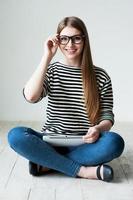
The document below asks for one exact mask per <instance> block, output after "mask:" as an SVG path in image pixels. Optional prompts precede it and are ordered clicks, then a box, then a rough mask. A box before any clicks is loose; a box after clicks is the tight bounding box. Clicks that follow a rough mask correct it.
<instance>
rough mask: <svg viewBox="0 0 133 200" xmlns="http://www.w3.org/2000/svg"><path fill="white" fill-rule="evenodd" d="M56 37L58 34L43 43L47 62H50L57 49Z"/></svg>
mask: <svg viewBox="0 0 133 200" xmlns="http://www.w3.org/2000/svg"><path fill="white" fill-rule="evenodd" d="M57 36H58V34H56V35H54V36H52V37H48V39H47V40H46V41H45V43H44V55H45V56H46V57H47V58H48V59H49V60H51V59H52V58H53V57H54V55H55V54H56V51H57V49H58V45H59V41H58V37H57Z"/></svg>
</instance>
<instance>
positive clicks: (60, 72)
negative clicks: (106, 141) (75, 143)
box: [42, 62, 113, 134]
mask: <svg viewBox="0 0 133 200" xmlns="http://www.w3.org/2000/svg"><path fill="white" fill-rule="evenodd" d="M94 69H95V72H96V77H97V84H98V89H99V93H100V96H101V116H100V119H99V121H102V120H104V119H109V120H111V121H112V122H113V113H112V108H113V95H112V86H111V80H110V78H109V76H108V74H107V73H106V72H105V71H104V70H103V69H101V68H98V67H94ZM46 95H48V106H47V121H46V123H45V125H44V126H43V128H42V132H43V131H44V130H46V129H49V130H50V131H53V132H56V133H58V134H85V133H86V132H87V130H88V128H89V127H90V126H91V125H92V124H91V123H90V121H89V119H88V116H87V113H86V108H85V104H84V98H83V87H82V77H81V68H78V67H74V66H67V65H64V64H62V63H59V62H55V63H53V64H50V65H49V67H48V70H47V74H46V78H45V81H44V92H43V96H46Z"/></svg>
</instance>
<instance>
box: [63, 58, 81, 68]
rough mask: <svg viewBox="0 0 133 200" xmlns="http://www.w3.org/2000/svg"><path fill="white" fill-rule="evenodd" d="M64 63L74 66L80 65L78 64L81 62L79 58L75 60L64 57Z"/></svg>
mask: <svg viewBox="0 0 133 200" xmlns="http://www.w3.org/2000/svg"><path fill="white" fill-rule="evenodd" d="M64 64H66V65H71V66H75V67H80V64H81V62H80V60H78V59H76V60H73V59H72V60H70V59H69V60H67V59H65V60H64Z"/></svg>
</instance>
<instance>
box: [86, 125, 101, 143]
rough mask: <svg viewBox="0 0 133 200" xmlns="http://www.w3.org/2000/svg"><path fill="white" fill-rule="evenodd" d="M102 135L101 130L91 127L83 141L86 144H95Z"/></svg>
mask: <svg viewBox="0 0 133 200" xmlns="http://www.w3.org/2000/svg"><path fill="white" fill-rule="evenodd" d="M99 135H100V130H99V129H98V128H97V127H96V126H93V127H90V128H89V130H88V132H87V134H86V135H85V136H83V140H84V142H85V143H94V142H96V141H97V140H98V138H99Z"/></svg>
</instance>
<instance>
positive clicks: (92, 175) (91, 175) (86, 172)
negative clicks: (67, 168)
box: [78, 166, 103, 179]
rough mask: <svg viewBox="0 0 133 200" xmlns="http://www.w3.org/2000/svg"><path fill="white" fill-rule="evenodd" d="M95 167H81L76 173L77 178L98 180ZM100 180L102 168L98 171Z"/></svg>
mask: <svg viewBox="0 0 133 200" xmlns="http://www.w3.org/2000/svg"><path fill="white" fill-rule="evenodd" d="M97 168H98V167H97V166H96V167H85V166H82V167H81V168H80V170H79V172H78V176H79V177H82V178H87V179H98V178H97V173H96V171H97ZM100 174H101V178H103V166H101V169H100Z"/></svg>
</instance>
